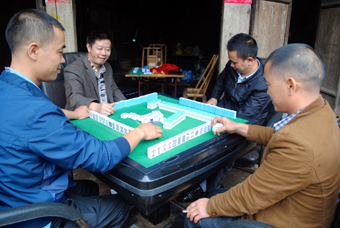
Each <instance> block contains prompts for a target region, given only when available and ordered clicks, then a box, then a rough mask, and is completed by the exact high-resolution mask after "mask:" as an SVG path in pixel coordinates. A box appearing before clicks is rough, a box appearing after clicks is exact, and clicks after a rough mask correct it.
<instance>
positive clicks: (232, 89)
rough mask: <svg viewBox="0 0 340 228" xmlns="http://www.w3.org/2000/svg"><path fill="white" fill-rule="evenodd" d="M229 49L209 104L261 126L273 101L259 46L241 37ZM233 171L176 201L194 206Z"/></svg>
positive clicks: (247, 37)
mask: <svg viewBox="0 0 340 228" xmlns="http://www.w3.org/2000/svg"><path fill="white" fill-rule="evenodd" d="M227 49H228V58H229V61H228V62H227V64H226V66H225V68H224V70H223V71H222V73H221V74H220V75H219V77H218V78H217V81H216V84H215V87H214V89H213V92H212V95H211V98H210V99H209V100H208V101H207V104H210V105H215V106H216V105H217V106H219V107H222V108H227V109H231V110H235V111H236V112H237V117H241V118H247V119H255V120H258V121H259V123H261V124H262V123H263V121H264V119H265V117H266V116H267V114H268V110H267V108H266V107H267V105H268V104H269V102H270V97H269V95H268V94H267V89H268V87H267V85H266V81H265V79H264V70H263V65H262V64H261V61H260V60H259V59H258V58H257V50H258V47H257V43H256V41H255V40H254V39H253V38H252V37H250V36H249V35H247V34H244V33H239V34H237V35H235V36H233V37H232V38H231V39H230V40H229V41H228V44H227ZM223 93H224V96H223V97H222V98H221V100H220V97H221V96H222V94H223ZM232 167H233V164H231V165H229V166H227V167H225V168H223V169H222V170H220V171H219V172H217V173H215V174H214V175H213V176H212V177H210V178H208V181H203V182H202V183H201V184H200V185H196V186H193V187H191V188H189V189H188V190H187V191H185V192H184V193H183V194H181V195H180V196H179V197H178V198H177V200H179V201H181V202H192V201H195V200H197V199H198V198H199V197H200V196H202V195H203V193H204V192H206V191H208V192H209V191H212V190H214V189H216V188H218V187H220V186H221V184H222V183H223V180H224V178H225V176H226V175H227V172H228V171H229V170H231V168H232Z"/></svg>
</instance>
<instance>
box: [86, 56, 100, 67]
mask: <svg viewBox="0 0 340 228" xmlns="http://www.w3.org/2000/svg"><path fill="white" fill-rule="evenodd" d="M88 59H89V60H90V62H91V64H92V65H93V66H94V67H95V68H96V69H97V70H98V71H99V69H100V66H101V65H99V64H96V63H94V62H93V61H92V60H91V58H90V55H89V54H88Z"/></svg>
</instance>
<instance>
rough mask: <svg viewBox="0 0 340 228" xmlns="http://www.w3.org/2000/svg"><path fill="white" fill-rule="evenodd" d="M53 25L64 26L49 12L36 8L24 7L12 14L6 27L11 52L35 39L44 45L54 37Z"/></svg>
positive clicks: (62, 28) (60, 27)
mask: <svg viewBox="0 0 340 228" xmlns="http://www.w3.org/2000/svg"><path fill="white" fill-rule="evenodd" d="M53 27H56V28H59V29H61V30H62V31H65V29H64V27H63V26H62V25H61V24H60V23H59V21H57V20H56V19H55V18H53V17H52V16H50V15H49V14H47V13H45V12H43V11H41V10H37V9H24V10H21V11H20V12H18V13H16V14H14V16H13V17H12V18H11V19H10V20H9V22H8V24H7V28H6V33H5V35H6V41H7V43H8V46H9V48H10V49H11V52H12V53H14V51H15V50H16V49H17V48H18V47H19V46H23V45H28V44H30V43H31V42H33V41H35V42H37V43H38V44H39V45H40V46H44V45H46V44H48V43H50V42H52V41H53V40H54V39H55V33H54V29H53Z"/></svg>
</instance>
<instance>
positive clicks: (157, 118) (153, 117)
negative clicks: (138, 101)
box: [120, 111, 165, 123]
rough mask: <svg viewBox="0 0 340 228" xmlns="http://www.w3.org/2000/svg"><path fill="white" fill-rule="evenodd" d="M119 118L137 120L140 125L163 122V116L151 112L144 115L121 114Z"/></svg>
mask: <svg viewBox="0 0 340 228" xmlns="http://www.w3.org/2000/svg"><path fill="white" fill-rule="evenodd" d="M120 118H122V119H127V118H130V119H132V120H138V121H140V122H141V123H150V122H154V123H157V122H163V121H164V120H165V118H164V115H163V114H162V113H161V112H160V111H152V112H151V113H148V114H145V115H138V114H136V113H134V112H130V113H122V114H121V115H120Z"/></svg>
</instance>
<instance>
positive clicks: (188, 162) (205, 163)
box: [72, 95, 256, 224]
mask: <svg viewBox="0 0 340 228" xmlns="http://www.w3.org/2000/svg"><path fill="white" fill-rule="evenodd" d="M159 99H161V100H162V101H168V102H172V103H177V104H178V99H176V98H173V97H169V96H163V95H162V96H159ZM156 110H158V109H156ZM160 111H161V112H162V113H163V114H164V115H165V116H168V115H171V112H167V111H164V110H160ZM123 112H136V113H140V114H146V113H149V112H151V110H150V109H147V108H146V103H145V104H141V105H136V106H133V107H129V108H127V109H126V110H125V109H121V110H117V111H116V113H115V114H114V115H112V116H110V118H113V119H116V120H118V119H120V114H121V113H123ZM120 121H121V122H124V121H126V122H124V123H125V124H128V125H130V126H132V127H136V126H138V123H137V122H136V121H132V120H129V119H125V120H124V121H123V119H121V120H120ZM197 121H198V120H194V119H192V118H190V117H187V118H186V120H184V121H183V122H182V123H180V124H179V125H177V126H176V127H175V128H173V129H172V130H165V129H163V136H162V138H161V139H155V140H151V141H142V142H141V143H140V144H139V145H138V146H137V147H136V148H135V150H134V151H133V152H132V153H131V154H130V155H129V156H128V157H127V158H126V159H124V160H123V162H122V163H120V164H119V165H117V166H116V167H115V168H114V169H112V170H110V171H108V172H106V173H104V174H102V173H94V175H95V176H96V177H98V178H99V179H101V180H102V181H103V182H104V183H106V184H107V185H108V186H109V187H110V188H113V189H115V190H116V191H117V192H118V193H119V194H121V195H122V196H123V197H124V198H125V199H126V200H127V201H129V202H130V203H131V204H132V205H134V206H135V207H136V208H137V209H138V210H140V211H141V212H142V213H143V214H144V215H145V216H146V217H147V218H148V219H149V220H150V221H151V222H152V223H154V224H157V223H159V222H161V221H162V220H163V219H165V218H166V217H167V216H169V215H170V204H169V202H170V200H172V199H174V198H175V197H176V196H177V195H179V194H180V193H181V192H182V191H183V190H185V189H186V188H188V187H190V186H191V185H193V184H197V183H199V182H201V181H203V180H204V179H206V178H207V177H209V176H211V175H213V174H214V173H215V172H217V171H218V170H220V169H221V168H222V167H224V166H226V165H228V164H230V163H232V162H233V161H235V160H236V159H238V158H239V157H241V156H243V155H244V154H245V153H246V152H247V151H249V150H250V149H251V148H254V147H255V146H256V144H255V143H253V142H250V141H247V140H246V139H245V138H244V137H241V136H239V135H236V134H231V135H229V134H222V135H221V136H215V135H214V134H213V133H212V132H208V133H206V134H203V135H201V136H199V137H197V138H194V139H191V140H190V141H189V142H187V143H184V144H182V145H180V146H177V147H176V148H175V149H173V150H170V151H168V152H166V153H164V154H161V155H159V156H157V157H155V158H153V159H148V158H147V152H146V148H147V147H148V146H150V145H153V144H155V143H158V142H160V141H162V140H166V139H168V138H170V137H172V136H174V135H176V134H178V132H183V131H185V130H188V129H190V128H191V127H192V126H198V125H199V124H200V122H197ZM236 121H237V122H247V121H248V120H244V119H240V118H237V119H236ZM72 123H73V124H75V125H77V126H78V127H80V128H82V129H84V130H85V131H87V132H88V133H90V134H92V135H94V136H95V137H97V138H99V139H101V140H112V139H115V138H117V137H119V136H122V134H121V133H119V132H116V131H113V130H112V129H110V128H108V127H106V126H104V125H102V124H100V123H98V122H96V121H94V120H92V119H89V118H87V119H84V120H73V121H72ZM248 123H250V124H253V123H255V121H253V120H249V121H248Z"/></svg>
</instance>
